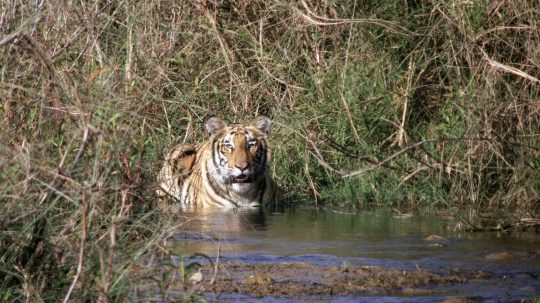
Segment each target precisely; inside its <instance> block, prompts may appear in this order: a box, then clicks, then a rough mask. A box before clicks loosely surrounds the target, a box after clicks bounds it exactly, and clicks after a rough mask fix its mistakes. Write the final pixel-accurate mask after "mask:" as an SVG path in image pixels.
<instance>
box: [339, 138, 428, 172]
mask: <svg viewBox="0 0 540 303" xmlns="http://www.w3.org/2000/svg"><path fill="white" fill-rule="evenodd" d="M433 141H436V140H435V139H431V140H424V141H420V142H416V143H414V144H413V145H410V146H407V147H405V148H404V149H402V150H400V151H398V152H396V153H394V154H393V155H391V156H390V157H388V158H386V159H384V160H382V161H381V162H379V163H377V164H376V165H372V166H370V167H368V168H366V169H361V170H357V171H353V172H349V173H346V174H344V175H343V177H344V178H348V177H355V176H359V175H363V174H364V173H366V172H368V171H371V170H374V169H375V168H378V167H381V166H382V165H384V164H386V163H387V162H389V161H392V160H393V159H394V158H396V157H397V156H399V155H401V154H403V153H405V152H407V151H409V150H411V149H413V148H417V147H418V146H420V145H422V144H425V143H427V142H433Z"/></svg>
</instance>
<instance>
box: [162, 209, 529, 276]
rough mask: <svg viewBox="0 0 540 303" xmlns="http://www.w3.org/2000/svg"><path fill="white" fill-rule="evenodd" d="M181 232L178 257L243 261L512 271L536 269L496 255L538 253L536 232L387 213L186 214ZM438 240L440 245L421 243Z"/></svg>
mask: <svg viewBox="0 0 540 303" xmlns="http://www.w3.org/2000/svg"><path fill="white" fill-rule="evenodd" d="M185 216H186V220H187V221H188V222H189V224H188V225H187V227H188V228H187V230H183V231H179V232H178V233H177V234H176V235H175V241H174V243H173V245H174V247H175V248H176V249H177V250H179V251H180V252H182V253H184V254H190V253H195V252H201V253H205V254H208V255H210V256H215V254H216V252H217V247H218V243H219V244H220V245H221V253H222V256H224V257H225V258H231V259H235V260H243V261H247V262H272V261H275V260H277V259H279V260H283V261H287V260H290V261H306V262H317V263H325V264H340V263H341V262H343V261H344V260H346V261H347V262H351V263H358V264H365V265H375V266H387V267H393V268H404V269H414V268H416V267H417V266H421V267H423V268H440V267H441V266H445V267H458V268H462V269H467V268H469V269H486V268H487V269H489V270H495V271H508V270H510V271H518V270H520V269H527V268H530V265H531V263H533V265H534V266H533V268H538V271H539V272H540V265H537V264H536V263H538V264H540V262H536V261H538V259H537V258H536V259H535V258H533V259H531V258H529V259H525V260H522V259H517V260H513V262H511V263H508V262H498V263H497V262H493V260H489V259H487V258H486V256H487V255H489V254H492V253H497V252H501V251H502V252H507V251H508V252H518V253H519V252H532V254H529V255H531V256H537V255H538V252H540V236H539V235H538V234H532V233H531V234H523V233H520V234H517V233H516V234H512V233H510V234H497V233H455V232H453V227H454V225H455V224H454V223H453V222H448V221H445V220H442V219H441V218H437V217H427V216H413V217H408V218H394V217H392V213H391V212H388V211H376V212H364V213H359V214H343V213H337V212H317V211H313V210H302V209H296V210H295V209H293V210H287V211H285V212H283V213H272V214H267V213H264V212H262V211H261V210H259V209H239V210H234V211H232V210H231V211H214V212H206V213H191V214H185ZM430 235H437V236H439V237H440V240H435V241H428V240H427V238H426V237H428V236H430Z"/></svg>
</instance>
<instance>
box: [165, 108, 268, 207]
mask: <svg viewBox="0 0 540 303" xmlns="http://www.w3.org/2000/svg"><path fill="white" fill-rule="evenodd" d="M271 126H272V120H271V119H270V118H268V117H267V116H262V115H261V116H257V117H256V118H255V119H254V120H253V121H252V122H251V123H250V124H231V125H227V123H226V122H225V121H224V120H223V119H222V118H220V117H217V116H213V117H210V118H209V119H208V120H207V121H206V123H205V128H206V131H207V132H208V133H209V134H210V137H209V139H208V140H206V141H204V142H202V143H200V144H198V145H189V144H179V145H177V146H175V147H173V148H172V149H171V150H170V151H169V152H168V153H166V155H165V159H164V162H163V166H162V168H161V170H160V172H159V174H158V176H157V182H158V184H159V188H158V190H157V194H158V196H160V197H161V198H167V197H168V198H171V200H173V201H174V202H179V203H180V205H179V207H180V209H184V210H185V209H194V208H199V207H200V208H213V209H216V208H227V209H231V208H240V207H242V208H245V207H248V208H249V207H259V206H264V205H268V204H269V203H270V202H272V201H275V199H276V194H277V186H276V184H275V182H274V180H273V179H272V177H271V175H270V171H269V169H270V165H271V150H270V146H269V144H268V135H269V134H270V129H271Z"/></svg>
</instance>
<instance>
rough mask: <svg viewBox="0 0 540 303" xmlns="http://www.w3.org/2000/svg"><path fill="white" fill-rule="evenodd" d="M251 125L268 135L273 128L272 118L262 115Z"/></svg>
mask: <svg viewBox="0 0 540 303" xmlns="http://www.w3.org/2000/svg"><path fill="white" fill-rule="evenodd" d="M251 125H252V126H255V128H257V129H258V130H260V131H262V132H263V133H265V134H267V135H268V134H269V133H270V129H271V128H272V120H270V118H268V117H267V116H263V115H261V116H257V117H256V118H255V119H253V121H252V122H251Z"/></svg>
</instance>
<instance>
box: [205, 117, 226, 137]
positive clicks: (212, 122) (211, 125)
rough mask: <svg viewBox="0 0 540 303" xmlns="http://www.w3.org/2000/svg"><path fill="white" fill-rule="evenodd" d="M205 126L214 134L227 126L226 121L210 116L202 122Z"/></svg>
mask: <svg viewBox="0 0 540 303" xmlns="http://www.w3.org/2000/svg"><path fill="white" fill-rule="evenodd" d="M204 126H205V127H206V130H207V131H208V132H209V133H210V135H214V134H216V133H218V132H219V131H221V130H222V129H224V128H225V127H227V123H225V121H223V119H221V118H220V117H216V116H213V117H210V118H208V120H206V123H205V124H204Z"/></svg>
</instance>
